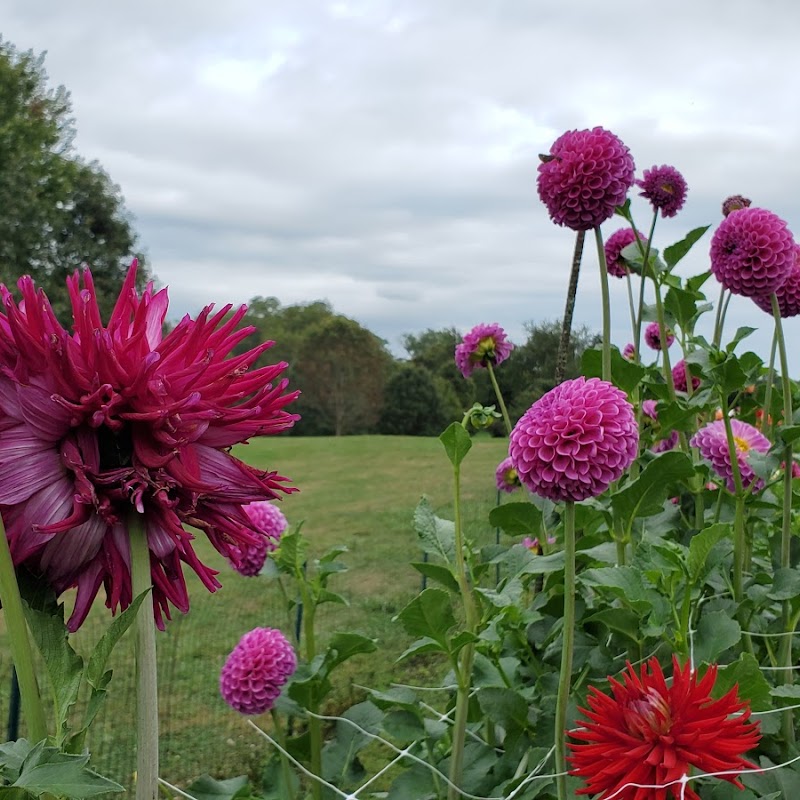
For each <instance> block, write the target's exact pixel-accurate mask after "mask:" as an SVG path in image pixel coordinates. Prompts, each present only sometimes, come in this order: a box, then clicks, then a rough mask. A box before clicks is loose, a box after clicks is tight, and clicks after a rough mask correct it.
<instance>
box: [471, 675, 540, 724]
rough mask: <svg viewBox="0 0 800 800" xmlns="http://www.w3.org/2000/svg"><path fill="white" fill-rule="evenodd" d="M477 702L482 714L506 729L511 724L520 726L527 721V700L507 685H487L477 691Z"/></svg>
mask: <svg viewBox="0 0 800 800" xmlns="http://www.w3.org/2000/svg"><path fill="white" fill-rule="evenodd" d="M478 704H479V705H480V707H481V711H483V713H484V715H485V716H486V717H487V718H488V719H490V720H492V722H496V723H498V724H500V725H503V726H504V727H505V729H506V731H508V730H509V728H510V727H511V726H512V725H517V726H519V727H520V728H524V727H526V725H527V723H528V705H529V703H528V700H526V699H525V697H524V696H523V695H521V694H520V693H519V692H517V691H515V690H514V689H509V688H507V687H499V686H497V687H487V688H485V689H480V690H479V691H478Z"/></svg>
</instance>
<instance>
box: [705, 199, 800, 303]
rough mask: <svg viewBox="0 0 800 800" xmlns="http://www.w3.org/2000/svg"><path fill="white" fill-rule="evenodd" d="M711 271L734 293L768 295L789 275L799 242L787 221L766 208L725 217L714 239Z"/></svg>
mask: <svg viewBox="0 0 800 800" xmlns="http://www.w3.org/2000/svg"><path fill="white" fill-rule="evenodd" d="M710 255H711V271H712V272H713V273H714V276H715V277H716V279H717V280H718V281H719V282H720V283H721V284H722V285H723V286H724V287H725V288H726V289H729V290H730V291H731V292H733V293H734V294H740V295H743V296H744V297H755V296H757V295H765V294H766V295H768V294H771V293H772V292H774V291H776V290H777V289H778V288H779V287H780V286H781V285H782V284H783V282H784V281H785V280H786V279H787V278H788V277H789V272H790V271H791V269H792V266H793V265H794V263H795V243H794V239H793V237H792V232H791V231H790V230H789V228H788V226H787V225H786V223H785V222H784V221H783V220H782V219H781V218H780V217H778V216H777V215H776V214H773V213H772V212H771V211H766V210H765V209H763V208H742V209H740V210H739V211H737V212H736V213H735V214H731V215H729V216H727V217H725V219H724V220H722V222H721V223H720V225H719V227H718V228H717V230H716V231H715V232H714V236H713V238H712V240H711V254H710Z"/></svg>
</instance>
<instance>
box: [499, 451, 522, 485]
mask: <svg viewBox="0 0 800 800" xmlns="http://www.w3.org/2000/svg"><path fill="white" fill-rule="evenodd" d="M494 479H495V484H496V485H497V491H499V492H508V493H509V494H510V493H511V492H513V491H514V489H519V488H520V486H522V484H521V483H520V480H519V475H517V471H516V470H515V469H514V465H513V464H512V463H511V456H508V458H504V459H503V460H502V461H501V462H500V463H499V464H498V465H497V469H496V470H495V473H494Z"/></svg>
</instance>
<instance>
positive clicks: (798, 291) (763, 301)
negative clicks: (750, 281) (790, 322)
mask: <svg viewBox="0 0 800 800" xmlns="http://www.w3.org/2000/svg"><path fill="white" fill-rule="evenodd" d="M775 295H776V296H777V298H778V308H780V310H781V318H782V319H786V318H787V317H796V316H797V315H798V314H800V245H795V249H794V264H792V268H791V269H790V270H789V275H788V276H787V277H786V280H785V281H784V282H783V283H782V284H781V285H780V286H779V287H778V289H777V290H776V291H775ZM753 302H754V303H755V304H756V305H757V306H758V307H759V308H760V309H761V310H762V311H766V312H767V314H772V295H769V294H766V295H763V294H762V295H756V296H754V297H753Z"/></svg>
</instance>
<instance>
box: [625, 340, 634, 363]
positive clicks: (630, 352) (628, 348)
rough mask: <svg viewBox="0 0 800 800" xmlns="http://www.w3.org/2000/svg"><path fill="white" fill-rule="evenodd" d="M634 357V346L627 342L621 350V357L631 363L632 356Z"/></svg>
mask: <svg viewBox="0 0 800 800" xmlns="http://www.w3.org/2000/svg"><path fill="white" fill-rule="evenodd" d="M635 355H636V346H635V345H634V344H633V342H628V344H626V345H625V347H624V348H623V350H622V357H623V358H624V359H626V360H628V361H633V358H634V356H635Z"/></svg>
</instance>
